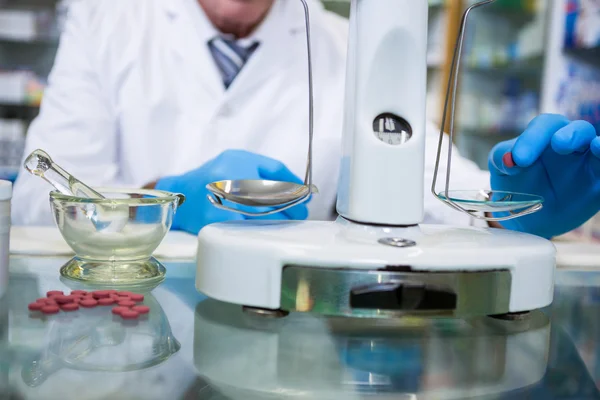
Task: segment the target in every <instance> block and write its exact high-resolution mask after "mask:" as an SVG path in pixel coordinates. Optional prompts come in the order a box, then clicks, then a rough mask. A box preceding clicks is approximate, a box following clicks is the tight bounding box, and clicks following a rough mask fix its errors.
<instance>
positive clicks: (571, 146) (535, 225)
mask: <svg viewBox="0 0 600 400" xmlns="http://www.w3.org/2000/svg"><path fill="white" fill-rule="evenodd" d="M509 152H512V159H513V161H514V164H515V165H514V166H512V167H511V166H507V165H505V161H503V157H504V156H505V154H506V153H509ZM509 164H510V162H509ZM489 167H490V172H491V184H492V189H493V190H505V191H512V192H519V193H531V194H537V195H540V196H542V197H544V200H545V201H544V207H543V208H542V210H540V211H538V212H537V213H534V214H530V215H527V216H524V217H520V218H516V219H512V220H509V221H504V222H501V224H502V226H504V227H505V228H507V229H512V230H516V231H520V232H527V233H532V234H535V235H538V236H542V237H545V238H548V239H549V238H552V237H555V236H558V235H561V234H564V233H566V232H569V231H571V230H573V229H575V228H577V227H579V226H580V225H582V224H583V223H585V222H586V221H587V220H588V219H590V218H591V217H593V216H594V215H595V214H596V213H597V212H598V211H599V210H600V138H598V137H597V135H596V130H595V129H594V127H593V126H592V125H591V124H589V123H588V122H585V121H573V122H571V121H569V120H568V119H567V118H565V117H563V116H561V115H555V114H544V115H541V116H539V117H537V118H535V119H534V120H533V121H532V122H531V123H530V124H529V126H528V127H527V129H526V130H525V132H524V133H523V134H521V136H519V137H518V138H516V139H513V140H510V141H506V142H502V143H499V144H498V145H496V147H494V149H493V150H492V152H491V154H490V158H489ZM500 215H501V214H500Z"/></svg>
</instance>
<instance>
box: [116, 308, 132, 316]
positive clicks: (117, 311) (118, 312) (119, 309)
mask: <svg viewBox="0 0 600 400" xmlns="http://www.w3.org/2000/svg"><path fill="white" fill-rule="evenodd" d="M123 311H129V308H127V307H113V309H112V313H113V314H116V315H121V313H122V312H123Z"/></svg>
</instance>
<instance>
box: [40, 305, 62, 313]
mask: <svg viewBox="0 0 600 400" xmlns="http://www.w3.org/2000/svg"><path fill="white" fill-rule="evenodd" d="M59 311H60V309H59V308H58V306H44V307H42V312H43V313H44V314H57V313H58V312H59Z"/></svg>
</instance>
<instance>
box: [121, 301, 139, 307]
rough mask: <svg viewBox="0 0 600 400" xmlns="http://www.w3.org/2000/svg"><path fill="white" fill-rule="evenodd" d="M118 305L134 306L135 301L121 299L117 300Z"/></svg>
mask: <svg viewBox="0 0 600 400" xmlns="http://www.w3.org/2000/svg"><path fill="white" fill-rule="evenodd" d="M119 306H120V307H129V308H131V307H133V306H135V302H134V301H131V300H121V301H120V302H119Z"/></svg>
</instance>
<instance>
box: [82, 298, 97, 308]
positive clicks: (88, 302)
mask: <svg viewBox="0 0 600 400" xmlns="http://www.w3.org/2000/svg"><path fill="white" fill-rule="evenodd" d="M79 305H80V306H81V307H85V308H94V307H96V306H97V305H98V302H97V301H96V300H94V299H85V300H81V301H80V302H79Z"/></svg>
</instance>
